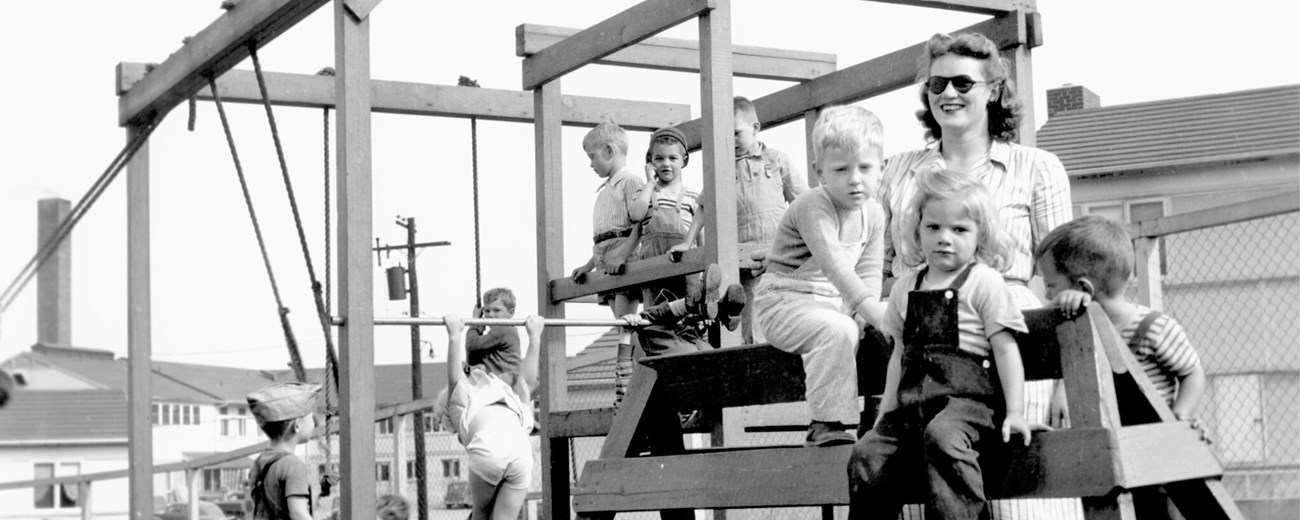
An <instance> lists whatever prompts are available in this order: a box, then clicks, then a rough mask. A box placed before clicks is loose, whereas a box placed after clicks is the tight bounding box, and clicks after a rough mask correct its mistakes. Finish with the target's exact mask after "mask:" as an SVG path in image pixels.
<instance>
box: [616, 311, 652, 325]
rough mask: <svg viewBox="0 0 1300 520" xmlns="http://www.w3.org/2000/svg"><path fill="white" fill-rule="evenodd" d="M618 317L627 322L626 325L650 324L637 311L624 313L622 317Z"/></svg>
mask: <svg viewBox="0 0 1300 520" xmlns="http://www.w3.org/2000/svg"><path fill="white" fill-rule="evenodd" d="M619 319H620V320H623V321H625V322H627V326H628V327H644V326H646V325H649V324H650V321H649V320H647V319H645V318H642V317H641V315H640V314H637V313H632V314H624V315H623V317H621V318H619Z"/></svg>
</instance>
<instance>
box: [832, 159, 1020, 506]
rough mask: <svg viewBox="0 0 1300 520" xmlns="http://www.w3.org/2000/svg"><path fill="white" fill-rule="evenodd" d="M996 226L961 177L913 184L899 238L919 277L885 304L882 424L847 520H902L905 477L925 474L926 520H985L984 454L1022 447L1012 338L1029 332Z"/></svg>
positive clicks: (974, 188)
mask: <svg viewBox="0 0 1300 520" xmlns="http://www.w3.org/2000/svg"><path fill="white" fill-rule="evenodd" d="M997 215H998V213H997V210H996V209H995V206H994V205H993V202H992V198H991V197H990V196H989V193H988V191H987V189H986V188H985V187H984V185H983V184H981V183H980V182H979V181H977V180H975V179H974V178H972V177H970V176H969V175H966V174H961V173H955V172H952V171H948V170H937V171H931V172H927V173H925V174H923V175H922V176H921V178H920V179H919V180H918V184H917V193H916V196H915V198H914V199H913V202H912V204H911V205H910V206H909V209H908V211H907V213H906V214H905V215H904V218H906V219H907V220H906V221H905V227H904V228H903V229H906V230H909V231H910V233H909V234H908V236H904V237H899V238H900V239H901V241H902V244H901V245H903V246H904V248H903V251H904V253H905V254H906V255H907V257H906V261H907V262H908V263H909V265H913V266H921V264H922V263H923V264H924V266H922V268H921V269H920V270H918V271H915V272H912V273H909V274H907V275H905V276H904V277H903V278H900V279H899V280H898V282H897V283H895V285H894V290H893V291H892V292H891V294H890V295H889V306H888V308H887V310H886V312H885V317H884V320H883V321H882V324H881V330H882V332H884V333H885V334H886V335H889V336H892V337H893V338H894V353H893V356H892V357H891V358H890V361H889V370H888V376H887V378H886V380H885V393H884V395H883V396H882V398H881V403H880V415H879V417H878V418H877V419H876V424H875V427H873V428H872V430H871V431H870V432H868V433H867V434H866V435H865V436H863V437H862V438H861V439H859V440H858V442H857V444H856V445H855V446H854V450H853V456H852V458H851V460H850V462H849V488H850V506H849V517H850V518H852V519H853V520H861V519H868V518H882V519H883V518H888V519H891V520H892V519H896V518H898V513H899V508H900V507H901V504H900V503H899V497H902V496H905V495H906V493H905V492H904V491H906V489H907V486H908V485H909V484H911V483H913V482H915V481H916V478H917V476H918V475H916V474H914V473H913V474H909V472H915V471H921V470H922V468H923V470H924V471H925V477H926V480H927V481H928V483H929V499H928V501H927V504H926V506H927V509H928V511H929V513H928V514H927V517H928V518H971V519H974V518H981V517H982V515H987V511H986V504H985V497H984V479H983V475H982V473H981V468H980V461H979V455H980V450H981V449H985V448H987V447H989V446H990V444H991V443H994V442H996V440H998V439H1000V440H1001V441H1002V442H1003V443H1006V442H1009V441H1010V439H1011V435H1012V434H1014V433H1019V434H1021V435H1022V436H1023V437H1024V443H1025V444H1026V445H1028V444H1029V435H1030V434H1029V426H1028V424H1027V423H1026V421H1025V418H1024V403H1023V399H1022V393H1023V391H1022V388H1023V383H1024V366H1023V364H1022V363H1021V360H1020V351H1019V349H1018V347H1017V346H1016V340H1015V337H1014V334H1013V333H1014V332H1015V331H1021V332H1024V331H1025V330H1026V328H1025V322H1024V316H1023V315H1022V314H1021V313H1020V311H1019V310H1018V309H1017V308H1016V306H1015V303H1014V301H1013V297H1012V293H1011V289H1010V288H1009V287H1008V286H1007V285H1006V283H1005V282H1004V281H1003V279H1002V275H1001V274H999V272H998V269H999V268H1003V267H1005V266H1006V265H1007V264H1008V262H1007V258H1008V254H1009V247H1008V243H1009V242H1008V240H1007V238H1006V234H1005V233H1004V232H1003V231H1002V226H1001V225H1000V223H999V221H998V217H997ZM909 291H910V292H909ZM995 367H996V368H995ZM922 460H924V464H918V462H920V461H922ZM930 515H937V516H930Z"/></svg>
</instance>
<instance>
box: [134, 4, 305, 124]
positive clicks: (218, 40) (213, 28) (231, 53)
mask: <svg viewBox="0 0 1300 520" xmlns="http://www.w3.org/2000/svg"><path fill="white" fill-rule="evenodd" d="M325 2H326V0H259V1H257V2H239V3H236V4H235V5H234V7H233V8H231V9H229V10H227V11H225V13H224V14H222V15H221V16H220V17H219V18H217V20H216V21H214V22H212V23H211V24H209V25H208V26H207V27H206V28H204V29H203V30H202V31H200V32H199V33H198V34H196V35H194V36H193V37H191V38H190V39H189V41H188V42H187V43H185V45H183V46H181V48H180V49H178V50H177V51H176V52H173V53H172V54H171V56H168V57H167V59H166V60H165V61H163V62H162V63H161V64H159V65H158V67H157V68H155V69H154V71H153V73H151V74H149V75H148V76H147V77H145V79H144V80H142V81H141V82H140V83H139V84H138V85H136V86H135V88H132V89H131V90H130V91H129V92H127V93H126V94H123V95H121V96H120V97H119V98H118V105H117V106H118V110H117V112H118V114H117V120H118V124H119V125H122V126H126V125H140V124H143V123H145V122H148V121H150V120H152V119H156V118H158V117H159V116H161V115H162V114H166V113H167V111H169V110H171V109H172V108H173V107H175V106H176V105H177V104H179V103H180V102H181V101H183V100H185V99H186V98H188V97H189V96H190V95H192V94H193V93H195V92H197V91H198V90H199V88H201V87H202V86H203V85H204V84H206V82H207V79H206V78H207V77H208V76H217V75H220V74H221V73H222V72H225V71H226V70H227V69H229V68H231V67H233V66H235V64H236V63H239V62H241V61H243V60H244V58H247V57H248V47H246V45H247V44H248V42H256V43H257V46H258V47H262V46H265V45H266V43H267V42H270V41H271V40H273V39H275V37H276V36H279V35H280V34H281V33H283V32H284V31H285V30H287V29H288V28H290V27H293V25H294V24H296V23H298V22H299V21H301V20H302V19H303V18H306V17H307V15H310V14H311V13H313V12H315V11H316V9H319V8H320V7H321V6H322V5H325Z"/></svg>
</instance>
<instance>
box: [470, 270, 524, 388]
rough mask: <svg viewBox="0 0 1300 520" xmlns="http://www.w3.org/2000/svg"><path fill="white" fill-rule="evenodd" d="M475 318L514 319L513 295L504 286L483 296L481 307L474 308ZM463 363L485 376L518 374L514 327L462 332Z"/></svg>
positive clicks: (517, 352) (481, 328)
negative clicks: (485, 373)
mask: <svg viewBox="0 0 1300 520" xmlns="http://www.w3.org/2000/svg"><path fill="white" fill-rule="evenodd" d="M474 317H475V318H496V319H508V318H513V317H515V293H514V292H513V291H511V290H510V289H507V288H505V287H497V288H495V289H488V290H487V291H486V292H484V293H483V307H478V306H475V307H474ZM465 354H466V357H467V359H466V362H468V363H469V364H470V365H483V367H484V369H486V370H487V372H488V373H489V374H505V373H510V372H518V371H519V334H517V333H516V332H515V328H514V327H489V326H486V325H484V326H478V327H470V328H469V330H468V332H466V333H465Z"/></svg>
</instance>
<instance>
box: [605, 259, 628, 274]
mask: <svg viewBox="0 0 1300 520" xmlns="http://www.w3.org/2000/svg"><path fill="white" fill-rule="evenodd" d="M626 272H627V259H626V258H610V259H609V261H607V262H605V274H608V275H620V274H623V273H626Z"/></svg>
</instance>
